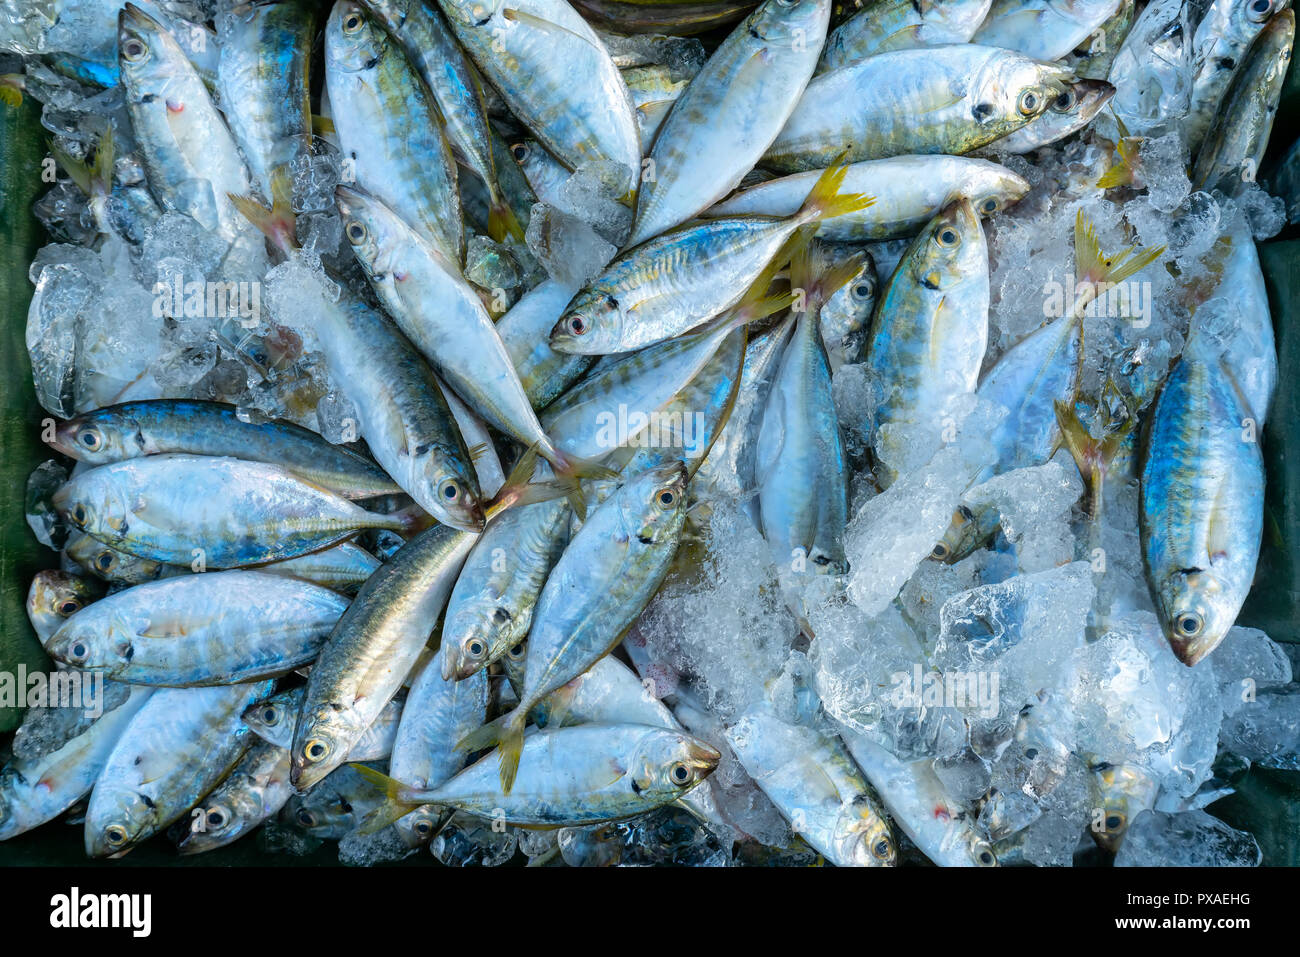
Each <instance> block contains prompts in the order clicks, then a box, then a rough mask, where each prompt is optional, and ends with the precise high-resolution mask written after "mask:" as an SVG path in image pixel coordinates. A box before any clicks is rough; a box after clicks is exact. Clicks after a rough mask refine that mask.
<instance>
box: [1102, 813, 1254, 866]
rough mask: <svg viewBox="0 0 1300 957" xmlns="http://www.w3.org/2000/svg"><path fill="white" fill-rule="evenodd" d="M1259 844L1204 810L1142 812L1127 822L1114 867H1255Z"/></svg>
mask: <svg viewBox="0 0 1300 957" xmlns="http://www.w3.org/2000/svg"><path fill="white" fill-rule="evenodd" d="M1263 856H1264V855H1263V853H1262V852H1261V851H1260V849H1259V843H1258V842H1257V841H1256V840H1255V838H1254V837H1253V836H1252V835H1250V834H1247V833H1246V832H1245V831H1238V830H1236V829H1235V828H1231V827H1229V826H1228V825H1227V824H1224V823H1223V822H1222V821H1220V820H1219V819H1218V818H1216V817H1212V816H1210V815H1209V814H1207V813H1206V812H1204V811H1184V812H1182V813H1178V814H1166V813H1164V812H1163V811H1143V812H1142V813H1141V814H1139V815H1138V816H1137V817H1135V818H1134V819H1133V820H1132V822H1130V824H1129V828H1128V835H1127V836H1126V837H1125V838H1124V844H1123V845H1122V846H1121V847H1120V849H1119V853H1118V854H1116V855H1115V866H1116V867H1257V866H1258V865H1259V863H1260V861H1261V860H1262V859H1263Z"/></svg>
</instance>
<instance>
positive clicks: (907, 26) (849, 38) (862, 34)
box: [817, 0, 992, 73]
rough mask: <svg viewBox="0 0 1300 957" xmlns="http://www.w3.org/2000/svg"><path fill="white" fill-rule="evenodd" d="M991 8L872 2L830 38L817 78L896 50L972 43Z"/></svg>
mask: <svg viewBox="0 0 1300 957" xmlns="http://www.w3.org/2000/svg"><path fill="white" fill-rule="evenodd" d="M991 5H992V0H935V2H932V3H913V2H912V0H872V2H869V3H866V4H863V5H861V8H860V9H858V10H856V11H855V12H854V13H853V15H852V16H850V17H849V18H848V19H847V20H845V21H843V22H842V23H840V25H839V26H837V27H836V28H835V29H834V30H832V31H831V32H830V36H829V37H827V39H826V48H825V50H823V51H822V56H821V61H820V62H819V63H818V65H817V72H818V73H825V72H827V71H830V70H835V69H838V68H840V67H842V66H848V65H849V64H850V63H857V62H858V61H859V60H864V59H866V58H867V57H869V56H875V55H876V54H877V53H888V52H890V51H891V50H909V49H912V48H913V47H933V46H944V45H947V44H952V43H967V42H969V41H970V38H971V37H972V36H973V35H974V34H975V31H976V29H977V28H978V27H979V25H980V24H981V23H982V22H983V21H984V18H985V16H987V14H988V12H989V7H990V6H991Z"/></svg>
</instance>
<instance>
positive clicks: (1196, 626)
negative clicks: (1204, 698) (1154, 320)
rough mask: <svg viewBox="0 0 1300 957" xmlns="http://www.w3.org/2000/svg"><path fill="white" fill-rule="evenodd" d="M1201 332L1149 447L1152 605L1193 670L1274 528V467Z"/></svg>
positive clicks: (1235, 606) (1242, 592)
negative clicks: (1270, 485)
mask: <svg viewBox="0 0 1300 957" xmlns="http://www.w3.org/2000/svg"><path fill="white" fill-rule="evenodd" d="M1215 352H1216V350H1215V349H1214V348H1213V347H1212V346H1211V345H1210V343H1208V342H1206V341H1205V340H1204V338H1202V337H1200V336H1198V335H1197V334H1196V332H1193V337H1192V339H1191V341H1189V343H1188V345H1187V346H1186V347H1185V348H1184V350H1183V354H1182V357H1181V358H1180V359H1179V361H1178V363H1177V365H1175V366H1174V368H1173V371H1172V372H1170V373H1169V377H1168V379H1166V380H1165V384H1164V387H1163V388H1162V389H1161V391H1160V396H1159V398H1157V399H1156V402H1155V409H1154V411H1153V413H1152V417H1151V421H1150V426H1149V429H1150V431H1149V433H1148V435H1147V440H1146V445H1145V448H1144V450H1143V454H1142V458H1141V462H1140V469H1141V493H1140V496H1141V497H1140V505H1139V515H1138V518H1139V529H1140V540H1141V545H1142V560H1143V565H1144V568H1145V570H1146V577H1147V583H1148V585H1149V586H1150V589H1151V598H1152V601H1153V602H1154V603H1155V606H1156V613H1157V615H1158V616H1159V618H1160V624H1161V627H1162V628H1163V629H1164V632H1165V637H1166V639H1167V640H1168V641H1169V644H1170V647H1172V648H1173V650H1174V654H1175V655H1176V656H1177V657H1178V660H1179V661H1181V662H1182V663H1183V664H1185V665H1188V666H1189V667H1190V666H1193V665H1195V664H1196V663H1197V662H1199V661H1200V660H1201V659H1203V658H1204V657H1205V656H1206V655H1208V654H1210V653H1211V652H1212V651H1213V650H1214V649H1215V648H1216V647H1217V646H1218V644H1219V642H1221V641H1222V640H1223V638H1224V636H1225V635H1226V634H1227V633H1228V629H1230V628H1231V627H1232V625H1233V623H1234V622H1235V621H1236V618H1237V613H1238V612H1239V611H1240V610H1241V605H1242V603H1243V602H1244V601H1245V599H1246V594H1247V592H1249V591H1250V586H1251V583H1252V582H1253V580H1254V577H1255V562H1256V560H1257V558H1258V556H1259V547H1260V541H1261V538H1262V536H1263V529H1264V463H1263V456H1262V454H1261V452H1260V448H1259V439H1258V437H1257V435H1256V432H1255V430H1254V429H1251V428H1250V427H1249V426H1248V425H1245V424H1243V423H1244V422H1245V421H1246V420H1247V419H1248V418H1249V409H1248V407H1247V405H1246V402H1245V399H1244V397H1243V396H1242V394H1241V391H1240V389H1239V387H1238V386H1237V384H1236V383H1235V381H1234V379H1233V371H1232V370H1231V369H1230V368H1228V366H1227V365H1226V364H1225V363H1224V361H1223V358H1222V357H1221V356H1219V355H1216V354H1215Z"/></svg>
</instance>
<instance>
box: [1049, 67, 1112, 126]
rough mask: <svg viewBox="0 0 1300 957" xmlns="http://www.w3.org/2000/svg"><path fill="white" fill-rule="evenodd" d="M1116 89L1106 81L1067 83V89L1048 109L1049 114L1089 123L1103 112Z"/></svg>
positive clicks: (1088, 80)
mask: <svg viewBox="0 0 1300 957" xmlns="http://www.w3.org/2000/svg"><path fill="white" fill-rule="evenodd" d="M1114 95H1115V87H1113V86H1111V85H1110V84H1109V83H1107V82H1106V81H1105V80H1090V79H1086V78H1085V79H1081V80H1074V81H1072V82H1070V83H1067V84H1066V86H1065V89H1063V90H1062V91H1061V92H1060V93H1059V94H1057V97H1056V99H1054V100H1052V102H1051V103H1050V104H1049V105H1048V107H1047V112H1048V114H1049V115H1050V114H1057V115H1060V116H1069V117H1073V118H1074V119H1075V120H1076V121H1077V122H1080V123H1088V122H1090V121H1091V120H1092V118H1093V117H1094V116H1096V115H1097V114H1098V113H1100V112H1101V111H1102V108H1103V107H1105V105H1106V104H1107V103H1109V102H1110V100H1111V97H1113V96H1114Z"/></svg>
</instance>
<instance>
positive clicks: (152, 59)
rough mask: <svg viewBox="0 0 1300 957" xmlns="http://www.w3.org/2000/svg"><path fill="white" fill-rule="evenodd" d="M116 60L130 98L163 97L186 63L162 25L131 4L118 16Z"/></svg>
mask: <svg viewBox="0 0 1300 957" xmlns="http://www.w3.org/2000/svg"><path fill="white" fill-rule="evenodd" d="M117 61H118V66H119V68H120V70H121V76H122V80H123V83H124V85H125V87H126V90H127V92H128V95H129V96H130V97H132V98H133V99H140V98H141V97H147V96H150V95H152V96H161V95H166V92H167V87H168V85H169V84H168V81H169V80H170V79H171V78H173V77H175V76H176V75H177V74H178V73H180V72H181V65H184V67H185V69H189V66H188V64H189V60H188V58H187V57H186V56H185V54H184V52H182V50H181V48H180V46H179V45H177V43H176V40H175V39H174V38H173V37H172V35H171V34H170V33H169V32H168V31H167V28H166V27H164V26H163V25H162V24H161V23H159V22H158V21H157V20H155V19H154V18H153V17H151V16H149V14H147V13H145V12H144V11H143V10H141V9H140V8H139V7H137V6H136V5H135V4H133V3H128V4H126V5H125V6H124V7H122V9H121V10H120V11H119V12H118V15H117Z"/></svg>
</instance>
